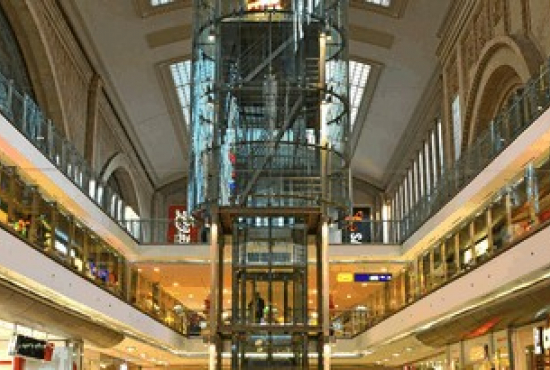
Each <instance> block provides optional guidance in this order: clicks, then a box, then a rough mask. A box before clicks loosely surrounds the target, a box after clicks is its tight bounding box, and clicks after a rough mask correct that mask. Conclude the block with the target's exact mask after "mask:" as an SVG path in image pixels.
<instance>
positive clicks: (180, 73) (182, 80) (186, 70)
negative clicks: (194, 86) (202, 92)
mask: <svg viewBox="0 0 550 370" xmlns="http://www.w3.org/2000/svg"><path fill="white" fill-rule="evenodd" d="M164 1H166V0H164ZM170 72H171V73H172V79H173V81H174V86H175V87H176V93H177V95H178V101H179V103H180V106H181V109H182V111H183V117H184V118H185V123H186V124H187V125H189V122H190V121H189V120H190V107H191V61H190V60H186V61H183V62H177V63H174V64H171V65H170Z"/></svg>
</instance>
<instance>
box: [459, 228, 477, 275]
mask: <svg viewBox="0 0 550 370" xmlns="http://www.w3.org/2000/svg"><path fill="white" fill-rule="evenodd" d="M471 242H472V240H471V235H470V224H469V223H468V224H466V225H465V226H463V227H462V228H461V229H460V232H459V233H458V247H459V251H460V269H461V270H465V269H468V268H470V267H472V266H473V265H474V264H475V255H474V251H473V248H472V243H471Z"/></svg>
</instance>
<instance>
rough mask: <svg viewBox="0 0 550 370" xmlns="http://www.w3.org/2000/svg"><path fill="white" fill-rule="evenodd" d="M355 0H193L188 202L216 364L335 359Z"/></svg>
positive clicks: (321, 363)
mask: <svg viewBox="0 0 550 370" xmlns="http://www.w3.org/2000/svg"><path fill="white" fill-rule="evenodd" d="M346 27H347V1H338V0H280V1H277V0H256V1H243V0H241V1H237V0H195V1H194V41H193V42H194V45H193V69H192V71H193V73H192V75H193V77H192V79H193V85H192V86H193V87H192V93H191V95H192V99H191V100H192V113H191V117H192V118H191V123H190V125H191V129H192V139H191V141H192V153H191V169H190V178H189V198H188V199H189V208H190V211H191V212H193V213H194V214H195V215H198V216H200V217H202V218H204V219H205V220H208V222H209V223H210V244H211V257H212V288H211V307H210V338H209V341H210V351H211V359H210V368H211V369H221V368H222V366H227V365H230V368H231V369H235V370H240V369H260V368H262V369H307V368H309V367H310V366H313V367H317V368H318V369H328V368H329V366H330V346H329V345H328V339H329V303H328V302H329V301H328V300H329V290H328V288H329V287H328V222H329V220H330V219H331V218H332V219H335V218H339V217H340V216H342V215H344V214H346V213H347V210H348V208H349V202H348V194H349V191H348V188H349V149H348V136H349V131H350V124H349V102H348V95H349V87H348V52H347V29H346Z"/></svg>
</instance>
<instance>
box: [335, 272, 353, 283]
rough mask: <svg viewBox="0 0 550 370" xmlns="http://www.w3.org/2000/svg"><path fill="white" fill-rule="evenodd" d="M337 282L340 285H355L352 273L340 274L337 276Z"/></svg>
mask: <svg viewBox="0 0 550 370" xmlns="http://www.w3.org/2000/svg"><path fill="white" fill-rule="evenodd" d="M336 281H337V282H339V283H353V274H352V273H351V272H340V273H339V274H338V275H336Z"/></svg>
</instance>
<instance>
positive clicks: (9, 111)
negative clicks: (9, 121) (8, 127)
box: [6, 80, 14, 118]
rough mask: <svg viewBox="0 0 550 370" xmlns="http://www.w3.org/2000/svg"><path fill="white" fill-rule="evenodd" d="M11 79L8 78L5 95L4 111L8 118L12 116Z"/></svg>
mask: <svg viewBox="0 0 550 370" xmlns="http://www.w3.org/2000/svg"><path fill="white" fill-rule="evenodd" d="M13 85H14V83H13V80H8V89H7V90H8V91H7V95H6V113H7V115H8V116H9V117H10V118H13V110H12V102H13V89H14V87H13Z"/></svg>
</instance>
